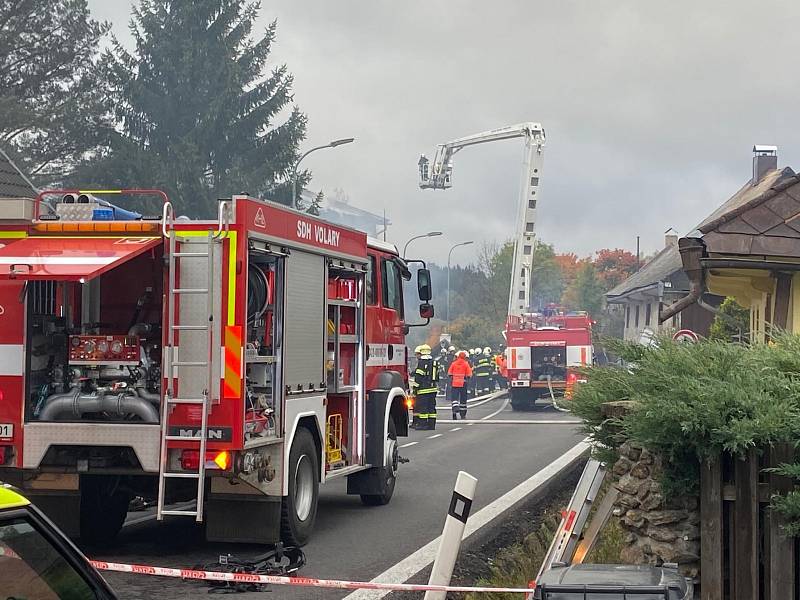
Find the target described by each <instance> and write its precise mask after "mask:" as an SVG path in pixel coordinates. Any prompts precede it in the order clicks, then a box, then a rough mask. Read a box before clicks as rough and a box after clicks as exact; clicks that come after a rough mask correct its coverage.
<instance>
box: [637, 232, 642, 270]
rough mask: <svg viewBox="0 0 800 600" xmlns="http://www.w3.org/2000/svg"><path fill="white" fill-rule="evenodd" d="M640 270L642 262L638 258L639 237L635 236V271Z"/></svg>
mask: <svg viewBox="0 0 800 600" xmlns="http://www.w3.org/2000/svg"><path fill="white" fill-rule="evenodd" d="M641 268H642V261H641V259H640V258H639V236H638V235H637V236H636V270H637V271H638V270H639V269H641Z"/></svg>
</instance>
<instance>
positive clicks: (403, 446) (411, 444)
mask: <svg viewBox="0 0 800 600" xmlns="http://www.w3.org/2000/svg"><path fill="white" fill-rule="evenodd" d="M417 444H419V442H408V443H407V444H403V445H402V446H400V448H408V447H409V446H415V445H417Z"/></svg>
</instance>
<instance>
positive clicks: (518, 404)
mask: <svg viewBox="0 0 800 600" xmlns="http://www.w3.org/2000/svg"><path fill="white" fill-rule="evenodd" d="M534 404H536V398H535V396H534V395H533V394H532V393H531V391H530V390H527V389H525V390H522V389H514V388H512V389H511V408H512V410H519V411H526V410H533V406H534Z"/></svg>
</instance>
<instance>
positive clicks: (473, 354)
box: [469, 348, 481, 398]
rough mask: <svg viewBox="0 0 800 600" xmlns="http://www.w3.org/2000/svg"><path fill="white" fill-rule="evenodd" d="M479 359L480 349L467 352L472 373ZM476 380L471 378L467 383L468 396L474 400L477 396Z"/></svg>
mask: <svg viewBox="0 0 800 600" xmlns="http://www.w3.org/2000/svg"><path fill="white" fill-rule="evenodd" d="M480 357H481V349H480V348H472V349H471V350H470V351H469V366H470V367H472V370H473V372H474V371H475V368H476V367H477V366H478V360H479V359H480ZM477 385H478V380H477V378H476V377H472V378H471V379H470V381H469V395H470V397H471V398H474V397H475V396H477V395H478V390H477V387H476V386H477Z"/></svg>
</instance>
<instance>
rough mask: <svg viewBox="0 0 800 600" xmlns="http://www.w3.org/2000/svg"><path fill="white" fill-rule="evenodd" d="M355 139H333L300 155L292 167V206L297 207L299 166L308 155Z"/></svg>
mask: <svg viewBox="0 0 800 600" xmlns="http://www.w3.org/2000/svg"><path fill="white" fill-rule="evenodd" d="M353 141H355V138H342V139H340V140H333V141H332V142H331V143H329V144H325V145H324V146H317V147H315V148H311V150H306V151H305V152H303V154H301V155H300V158H298V159H297V162H295V163H294V167H293V168H292V208H297V167H299V166H300V162H301V161H302V160H303V159H304V158H305V157H306V156H308V155H309V154H311V153H312V152H316V151H317V150H322V149H323V148H336V146H341V145H343V144H349V143H351V142H353Z"/></svg>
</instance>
